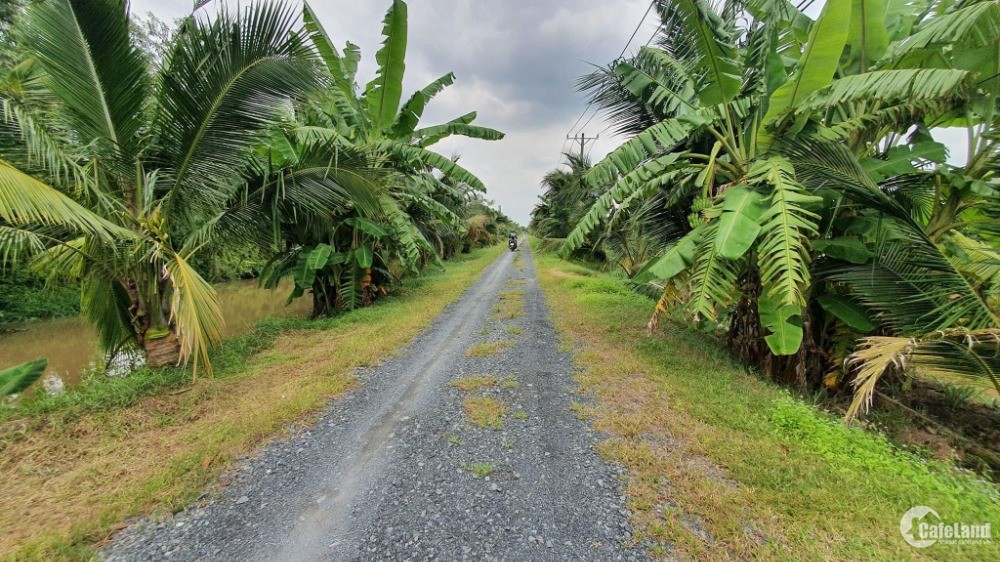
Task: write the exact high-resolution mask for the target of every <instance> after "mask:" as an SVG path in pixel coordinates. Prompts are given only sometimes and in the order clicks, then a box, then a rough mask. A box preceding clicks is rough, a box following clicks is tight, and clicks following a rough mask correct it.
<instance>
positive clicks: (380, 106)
mask: <svg viewBox="0 0 1000 562" xmlns="http://www.w3.org/2000/svg"><path fill="white" fill-rule="evenodd" d="M382 36H383V37H384V38H385V40H384V41H383V42H382V48H381V49H379V50H378V52H376V53H375V61H376V62H377V63H378V71H377V73H376V75H375V79H373V80H372V81H371V82H369V83H368V85H367V86H366V87H365V100H366V102H367V105H368V116H369V118H370V119H371V123H372V129H373V131H375V132H376V133H378V132H381V131H382V129H384V128H387V127H389V126H391V125H392V124H393V123H394V122H395V119H396V112H397V111H398V110H399V102H400V100H401V99H402V97H403V73H404V71H405V69H406V2H403V1H402V0H393V2H392V6H391V7H390V8H389V11H388V12H386V14H385V20H384V22H383V26H382Z"/></svg>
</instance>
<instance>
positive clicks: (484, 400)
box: [464, 396, 506, 429]
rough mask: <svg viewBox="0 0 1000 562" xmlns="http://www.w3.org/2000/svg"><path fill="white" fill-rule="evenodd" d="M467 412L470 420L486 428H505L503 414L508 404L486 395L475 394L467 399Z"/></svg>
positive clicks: (465, 404)
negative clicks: (505, 404)
mask: <svg viewBox="0 0 1000 562" xmlns="http://www.w3.org/2000/svg"><path fill="white" fill-rule="evenodd" d="M464 406H465V414H466V415H467V416H469V421H471V422H472V423H474V424H476V425H477V426H479V427H481V428H484V429H501V428H503V416H504V412H505V411H506V406H504V403H503V402H501V401H500V400H496V399H494V398H489V397H486V396H473V397H470V398H466V399H465V403H464Z"/></svg>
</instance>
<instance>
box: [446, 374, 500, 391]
mask: <svg viewBox="0 0 1000 562" xmlns="http://www.w3.org/2000/svg"><path fill="white" fill-rule="evenodd" d="M496 383H497V378H496V377H462V378H460V379H458V380H455V381H452V382H451V386H454V387H455V388H457V389H459V390H464V391H466V392H469V391H472V390H478V389H480V388H486V387H488V386H493V385H495V384H496Z"/></svg>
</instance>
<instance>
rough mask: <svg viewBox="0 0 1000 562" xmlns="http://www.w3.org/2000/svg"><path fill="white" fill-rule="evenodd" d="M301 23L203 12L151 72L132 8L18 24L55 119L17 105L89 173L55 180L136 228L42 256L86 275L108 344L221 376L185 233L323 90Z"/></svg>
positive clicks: (51, 9) (88, 304) (39, 135)
mask: <svg viewBox="0 0 1000 562" xmlns="http://www.w3.org/2000/svg"><path fill="white" fill-rule="evenodd" d="M296 19H297V18H296V13H295V12H294V11H293V10H291V9H290V8H289V7H287V6H285V5H282V4H277V3H255V4H253V5H250V6H248V7H246V8H243V9H242V11H241V12H239V13H237V14H234V13H231V12H229V11H227V10H222V11H220V12H219V14H218V15H217V16H216V17H214V18H212V19H208V18H204V17H202V18H197V17H194V16H192V17H190V18H188V19H187V20H185V21H184V22H183V23H182V24H181V29H180V30H179V32H178V33H177V37H176V40H175V43H174V44H173V45H172V46H171V48H170V52H169V55H168V57H167V61H166V62H165V64H163V65H162V67H161V68H160V69H159V70H158V71H157V73H156V74H155V75H152V74H151V72H150V69H149V67H148V63H147V61H146V59H145V57H143V55H142V53H141V52H140V50H139V48H138V47H137V46H136V44H135V42H134V39H133V38H132V37H131V36H130V33H129V20H128V5H127V3H126V2H122V1H119V0H96V1H95V0H88V1H86V2H83V1H78V0H50V1H46V2H37V3H33V4H31V5H30V6H29V7H28V8H27V11H26V13H25V17H24V19H23V21H21V22H19V24H18V25H19V31H18V33H20V35H19V36H20V37H23V46H24V50H25V54H26V56H27V57H28V58H29V60H31V61H32V62H33V63H34V64H37V66H38V68H39V69H40V75H41V77H40V80H41V83H42V85H43V86H44V88H43V89H44V95H45V96H46V99H48V100H51V101H52V109H53V112H52V114H50V115H46V116H44V117H45V118H44V119H43V118H42V116H38V115H32V113H31V107H33V106H32V105H31V104H23V105H21V106H18V105H17V101H18V100H16V99H13V98H10V99H8V100H7V101H8V103H7V106H8V107H11V106H16V107H19V108H20V110H21V111H19V112H15V113H14V115H15V117H16V118H17V123H18V125H19V126H20V128H21V129H22V131H23V133H24V134H25V136H26V138H29V139H52V140H53V143H54V144H53V145H52V146H53V150H57V149H59V148H61V147H60V146H59V144H58V139H61V138H66V137H69V138H71V139H73V140H74V141H75V143H77V144H76V145H75V146H74V147H72V148H73V149H72V150H69V149H67V150H65V151H64V152H66V153H70V152H72V153H73V154H74V155H75V156H76V158H77V165H78V166H79V167H80V168H81V169H82V170H84V171H85V172H86V173H85V174H84V175H83V176H82V177H79V178H75V179H77V180H79V181H64V182H63V183H62V184H61V185H59V186H58V187H60V188H61V189H62V190H63V191H64V192H70V193H74V194H79V201H80V203H81V204H82V205H83V206H85V207H86V208H87V209H88V210H89V212H90V214H94V215H97V216H99V217H101V219H102V220H103V221H104V222H106V223H110V224H112V225H114V226H115V227H116V228H117V229H120V230H125V231H127V232H128V233H129V235H128V236H123V237H120V238H118V239H115V240H112V241H110V242H109V241H108V240H106V239H105V238H102V237H99V236H95V235H94V233H92V232H84V233H83V236H81V237H79V238H75V239H70V240H66V241H64V242H63V243H62V244H59V245H56V246H54V247H52V249H50V250H49V251H47V252H46V253H45V255H44V256H43V257H42V259H43V265H45V264H47V265H48V266H49V267H51V268H61V269H63V270H70V271H74V272H76V273H78V274H79V275H80V277H81V279H82V289H83V311H84V314H85V315H86V316H87V317H88V318H89V319H90V320H91V321H92V322H93V323H94V324H95V325H96V326H97V328H98V332H99V335H100V341H101V343H102V344H103V346H104V348H105V349H107V350H110V351H112V352H115V351H118V350H121V349H123V348H138V349H141V350H142V351H143V352H144V354H145V356H146V358H147V362H148V363H149V364H150V365H151V366H154V367H157V366H162V365H171V364H177V363H178V362H185V361H187V360H189V359H192V358H193V360H194V363H195V372H197V366H198V364H199V363H201V364H202V365H204V366H205V367H206V368H207V369H208V370H209V372H210V369H211V367H210V364H209V358H208V351H209V349H210V347H211V346H212V345H213V344H214V343H215V342H217V341H218V339H219V337H220V327H221V324H222V317H221V312H220V310H219V303H218V299H217V297H216V294H215V291H214V289H213V288H212V286H211V285H210V284H209V283H207V282H206V281H205V280H204V279H203V278H202V277H201V276H200V275H199V274H198V273H197V271H195V269H194V268H193V267H192V265H191V258H192V257H193V255H194V254H195V253H196V252H197V251H198V249H199V245H198V244H191V243H189V240H188V239H189V237H190V236H191V234H192V233H194V232H200V229H199V227H200V225H201V223H202V222H203V221H205V220H208V219H210V218H211V217H213V216H216V215H218V214H219V213H220V211H221V210H222V208H223V207H224V206H225V205H227V204H228V203H229V202H230V201H231V197H230V195H231V194H232V193H233V192H234V191H235V190H237V189H238V188H239V186H240V185H241V174H240V171H241V170H242V169H243V168H245V167H246V166H247V163H248V161H249V157H250V148H251V147H252V146H253V144H254V142H255V140H256V139H257V137H258V135H259V134H260V132H261V131H262V130H263V129H265V128H266V127H267V126H268V125H270V124H271V123H274V122H275V121H276V120H277V119H278V118H279V116H281V115H282V114H283V111H284V108H285V107H286V106H287V104H288V102H289V100H291V99H293V98H296V97H300V96H302V95H304V94H305V93H306V92H308V91H310V90H312V89H314V88H316V87H317V86H318V85H319V84H320V83H321V79H320V77H319V76H318V75H317V73H316V71H315V66H314V65H313V64H312V63H311V53H310V51H309V49H308V48H307V47H305V46H304V45H302V43H301V41H299V40H298V39H297V38H298V37H300V36H301V35H302V32H301V31H300V30H298V29H297V28H298V24H297V23H296ZM246 39H253V40H246ZM60 132H61V133H64V134H59V133H60ZM46 213H48V212H47V211H46ZM66 214H72V211H66V213H64V215H66ZM79 216H80V217H85V216H88V215H86V214H79ZM48 217H49V218H48V219H47V220H50V221H51V220H54V218H56V217H57V215H55V214H52V213H48ZM65 218H66V217H65V216H63V219H65ZM80 220H82V219H80ZM41 222H45V221H44V220H43V221H41Z"/></svg>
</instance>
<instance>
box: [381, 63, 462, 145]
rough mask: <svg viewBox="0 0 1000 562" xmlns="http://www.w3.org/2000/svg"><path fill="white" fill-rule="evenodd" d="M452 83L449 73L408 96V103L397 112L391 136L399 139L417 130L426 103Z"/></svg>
mask: <svg viewBox="0 0 1000 562" xmlns="http://www.w3.org/2000/svg"><path fill="white" fill-rule="evenodd" d="M454 83H455V74H454V73H451V72H449V73H448V74H445V75H444V76H442V77H440V78H438V79H437V80H435V81H433V82H431V83H430V84H428V85H427V86H426V87H424V88H423V89H422V90H417V91H416V92H414V93H413V95H412V96H410V99H409V101H407V102H406V103H405V104H403V108H402V109H400V110H399V116H398V117H396V123H395V124H394V125H393V129H392V135H393V136H394V137H396V138H400V137H405V136H406V135H409V134H410V133H412V132H413V131H414V130H415V129H416V128H417V124H418V123H420V117H422V116H423V114H424V108H425V107H427V102H429V101H430V100H431V98H433V97H434V96H436V95H437V94H438V93H439V92H441V90H443V89H445V88H446V87H448V86H451V85H452V84H454Z"/></svg>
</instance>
